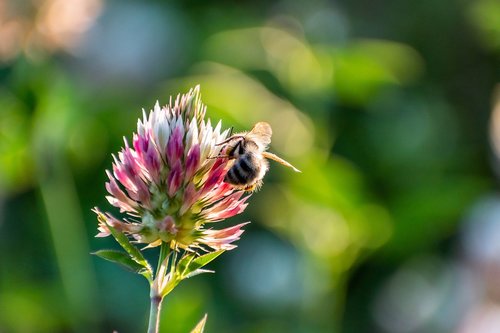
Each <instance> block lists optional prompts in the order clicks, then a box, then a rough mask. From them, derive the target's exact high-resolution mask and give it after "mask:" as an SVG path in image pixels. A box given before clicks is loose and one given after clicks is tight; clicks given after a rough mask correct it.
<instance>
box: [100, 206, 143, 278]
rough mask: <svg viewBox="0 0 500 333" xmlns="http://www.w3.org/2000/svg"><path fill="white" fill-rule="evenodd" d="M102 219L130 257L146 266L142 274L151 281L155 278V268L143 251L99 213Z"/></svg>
mask: <svg viewBox="0 0 500 333" xmlns="http://www.w3.org/2000/svg"><path fill="white" fill-rule="evenodd" d="M98 218H99V219H101V220H102V221H103V222H104V223H106V225H107V227H108V228H109V231H110V232H111V234H112V235H113V237H114V238H115V239H116V241H117V242H118V244H120V246H121V247H122V248H123V249H124V250H125V251H126V252H127V253H128V254H129V255H130V258H131V259H132V260H133V261H135V262H136V263H138V264H139V265H141V266H142V267H144V269H145V272H144V274H142V273H141V274H142V275H143V276H144V277H145V278H146V279H148V280H149V281H150V282H151V281H152V280H153V278H152V277H153V269H152V268H151V266H150V265H149V262H148V261H147V260H146V259H145V258H144V256H143V255H142V253H141V251H139V249H137V248H136V247H135V246H134V245H132V243H130V241H129V240H128V238H127V236H126V235H125V234H124V233H123V232H121V231H118V230H116V229H115V228H113V227H112V226H110V225H109V223H108V222H107V221H106V217H105V216H103V215H99V217H98Z"/></svg>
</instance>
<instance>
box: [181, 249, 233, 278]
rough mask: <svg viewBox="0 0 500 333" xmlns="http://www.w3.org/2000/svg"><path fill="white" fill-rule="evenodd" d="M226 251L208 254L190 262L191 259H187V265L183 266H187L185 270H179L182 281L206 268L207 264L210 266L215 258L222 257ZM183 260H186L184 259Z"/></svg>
mask: <svg viewBox="0 0 500 333" xmlns="http://www.w3.org/2000/svg"><path fill="white" fill-rule="evenodd" d="M224 251H225V250H220V251H215V252H211V253H207V254H204V255H202V256H199V257H196V258H194V259H192V260H189V261H188V259H189V258H186V261H187V264H184V263H183V265H185V268H183V269H182V270H181V269H178V272H179V274H180V275H181V278H182V279H185V278H187V277H188V276H189V275H190V274H191V272H194V271H196V270H197V269H199V268H201V267H203V266H205V265H206V264H208V263H209V262H211V261H212V260H214V259H215V258H217V257H218V256H220V255H221V254H222V253H223V252H224ZM192 256H194V255H192ZM188 257H189V256H188ZM182 260H184V258H183V259H182ZM182 260H181V261H182ZM179 264H180V262H179ZM178 267H179V266H178Z"/></svg>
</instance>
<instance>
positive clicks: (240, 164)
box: [224, 154, 260, 185]
mask: <svg viewBox="0 0 500 333" xmlns="http://www.w3.org/2000/svg"><path fill="white" fill-rule="evenodd" d="M258 162H259V161H257V160H256V158H255V157H254V156H253V155H252V154H243V155H241V156H240V157H239V158H238V159H237V160H236V161H235V162H234V164H233V166H232V167H231V168H230V169H229V171H228V172H227V174H226V176H225V177H224V181H225V182H226V183H229V184H233V185H245V184H248V183H251V182H253V181H254V180H255V179H256V178H257V177H258V175H259V171H260V164H259V163H258Z"/></svg>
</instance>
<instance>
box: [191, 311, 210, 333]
mask: <svg viewBox="0 0 500 333" xmlns="http://www.w3.org/2000/svg"><path fill="white" fill-rule="evenodd" d="M206 322H207V314H205V315H204V316H203V318H202V319H201V320H200V322H199V323H198V324H197V325H196V327H195V328H193V330H192V331H191V333H203V331H204V330H205V323H206Z"/></svg>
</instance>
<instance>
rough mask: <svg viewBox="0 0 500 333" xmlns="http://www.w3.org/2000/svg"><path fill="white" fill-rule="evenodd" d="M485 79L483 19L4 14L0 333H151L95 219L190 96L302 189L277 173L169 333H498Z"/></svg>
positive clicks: (142, 7) (63, 4) (490, 52)
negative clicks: (104, 251) (202, 330)
mask: <svg viewBox="0 0 500 333" xmlns="http://www.w3.org/2000/svg"><path fill="white" fill-rule="evenodd" d="M499 79H500V2H498V1H496V0H471V1H465V0H441V1H429V0H424V1H395V0H380V1H368V0H355V1H346V0H338V1H320V0H313V1H299V0H283V1H276V2H270V1H262V0H254V1H227V0H226V1H159V0H157V1H139V0H136V1H131V0H130V1H118V0H73V1H67V0H36V1H35V0H0V332H1V333H9V332H14V333H15V332H111V331H112V330H117V331H118V332H120V333H126V332H144V331H145V327H146V322H147V315H148V314H147V312H148V307H149V299H148V288H147V287H148V286H147V283H146V281H145V280H143V279H141V278H140V277H138V276H135V275H133V274H131V273H128V272H125V271H123V270H122V269H120V268H119V267H115V266H114V265H113V264H110V263H108V262H104V261H103V260H100V259H98V258H94V257H92V256H90V255H89V253H90V252H91V251H95V250H97V249H100V248H105V247H108V248H112V247H116V245H115V244H114V243H113V240H111V239H95V238H94V237H93V236H94V235H95V234H96V224H97V223H96V218H95V215H94V214H93V213H91V211H90V209H91V208H92V207H94V206H100V207H102V208H109V204H108V203H107V202H106V200H105V198H104V196H105V195H106V192H105V189H104V182H105V173H104V170H105V169H109V168H110V167H111V162H112V158H111V155H110V154H111V153H113V152H117V151H118V150H119V149H120V147H121V146H122V144H123V136H126V137H128V138H129V140H130V138H131V133H132V132H133V131H134V129H135V126H136V122H137V118H138V117H139V116H140V115H141V109H142V108H144V109H146V110H149V109H151V108H152V106H153V105H154V103H155V101H156V100H159V101H160V103H161V104H166V103H168V99H169V96H170V95H176V94H177V93H183V92H186V91H187V90H188V89H189V87H192V86H194V85H196V84H200V85H201V92H202V98H203V100H204V102H205V103H206V104H207V105H208V115H209V116H210V117H211V118H212V119H214V120H217V119H223V124H224V126H225V127H232V126H234V128H235V130H237V131H238V130H245V129H248V128H250V127H251V126H252V125H253V124H254V123H255V122H257V121H267V122H269V123H270V124H271V125H272V127H273V129H274V136H273V143H272V148H271V149H272V151H273V152H275V153H277V154H278V155H280V156H282V157H283V158H285V159H287V160H288V161H290V162H291V163H293V164H294V165H296V166H297V167H298V168H299V169H301V170H302V171H303V173H302V174H294V173H293V172H291V171H290V170H289V169H287V168H283V167H282V166H280V165H279V164H276V163H272V165H271V170H270V172H269V173H268V175H267V176H266V181H265V186H264V187H263V189H262V190H261V191H260V192H258V193H255V194H254V195H253V196H252V198H251V199H250V205H249V207H248V209H247V210H246V212H245V213H244V214H243V215H240V216H237V217H235V218H233V219H232V221H229V222H227V223H233V224H234V223H236V222H243V221H246V220H250V221H252V224H250V225H249V226H247V227H246V229H247V231H246V233H245V234H244V235H243V238H242V239H241V240H240V241H239V242H238V245H239V247H238V248H237V249H236V250H234V251H231V252H229V253H226V254H224V255H223V256H222V257H220V258H219V259H218V260H217V261H216V262H215V263H214V264H212V265H211V267H212V268H213V269H215V270H216V271H217V273H216V274H213V275H205V276H200V277H196V278H194V279H192V280H188V281H185V282H183V283H182V284H181V285H180V287H179V288H178V289H176V290H175V292H174V293H173V294H171V295H169V296H168V297H167V299H166V300H165V302H164V306H163V319H162V332H172V333H176V332H188V331H189V330H190V329H191V328H192V327H194V325H195V323H196V322H197V321H198V320H199V319H200V318H201V317H202V316H203V314H204V313H205V312H208V314H209V316H208V323H207V327H206V331H207V332H228V333H229V332H243V333H246V332H301V333H302V332H335V333H340V332H342V333H344V332H345V333H358V332H384V333H385V332H387V333H418V332H422V333H433V332H436V333H440V332H459V333H469V332H474V333H482V332H500V288H499V281H500V195H499V193H498V176H499V175H500V173H499V172H500V165H499V161H500V158H499V156H500V88H498V87H499V86H498V83H499V81H500V80H499ZM150 252H151V253H150V254H149V255H151V256H154V254H155V253H154V251H152V250H150Z"/></svg>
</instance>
